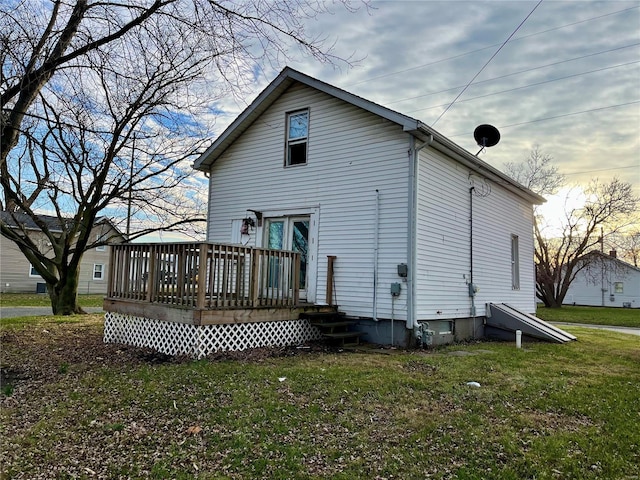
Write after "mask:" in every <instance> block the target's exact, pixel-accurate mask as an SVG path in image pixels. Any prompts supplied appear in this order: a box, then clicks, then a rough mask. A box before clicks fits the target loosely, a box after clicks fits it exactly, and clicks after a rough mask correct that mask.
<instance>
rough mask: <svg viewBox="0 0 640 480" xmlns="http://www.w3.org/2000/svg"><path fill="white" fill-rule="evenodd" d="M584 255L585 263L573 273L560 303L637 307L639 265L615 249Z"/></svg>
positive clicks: (639, 291) (639, 284) (639, 280)
mask: <svg viewBox="0 0 640 480" xmlns="http://www.w3.org/2000/svg"><path fill="white" fill-rule="evenodd" d="M585 257H586V258H585V260H586V262H585V264H586V265H587V266H586V267H585V268H581V269H580V271H579V272H578V273H577V274H576V276H575V278H574V280H573V281H572V282H571V286H570V287H569V290H567V294H566V296H565V297H564V301H563V304H565V305H586V306H593V307H623V308H640V268H638V267H635V266H633V265H631V264H630V263H627V262H624V261H622V260H620V259H619V258H617V254H616V251H615V250H611V251H610V252H609V254H608V255H607V254H606V253H604V252H599V251H593V252H589V253H588V254H586V255H585Z"/></svg>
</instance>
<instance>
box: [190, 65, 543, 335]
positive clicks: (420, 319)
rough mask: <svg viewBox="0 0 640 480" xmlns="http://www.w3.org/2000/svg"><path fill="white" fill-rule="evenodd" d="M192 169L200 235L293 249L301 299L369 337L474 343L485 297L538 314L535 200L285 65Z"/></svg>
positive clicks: (454, 150) (397, 120) (482, 165)
mask: <svg viewBox="0 0 640 480" xmlns="http://www.w3.org/2000/svg"><path fill="white" fill-rule="evenodd" d="M194 168H196V169H197V170H200V171H203V172H205V173H206V174H207V175H208V176H209V178H210V180H209V182H210V185H209V215H208V232H207V241H208V242H213V243H227V244H228V243H230V242H231V243H235V244H243V245H247V246H256V247H267V248H274V249H284V250H294V251H299V252H301V253H302V268H301V274H302V278H301V285H300V294H301V298H303V299H305V300H306V302H308V303H311V304H315V305H326V304H336V305H338V306H339V309H340V311H341V312H344V313H345V314H346V315H347V316H348V317H350V318H352V319H357V321H358V323H357V326H356V328H357V329H359V330H360V331H363V332H365V333H366V335H365V336H364V337H363V338H364V339H365V340H367V341H370V342H376V343H385V344H389V343H394V344H401V345H406V344H410V343H413V342H414V341H415V339H418V341H422V342H423V343H445V342H449V341H453V340H460V339H465V338H472V337H481V336H483V334H484V330H483V323H484V320H485V317H486V316H487V315H488V306H487V304H490V303H508V304H509V305H511V306H513V307H515V308H517V309H519V310H521V311H524V312H528V313H534V312H535V308H536V305H535V303H536V302H535V294H534V282H535V278H534V261H533V251H534V245H533V234H532V232H533V205H536V204H540V203H542V202H544V199H543V198H542V197H540V196H539V195H537V194H535V193H533V192H532V191H530V190H528V189H526V188H525V187H523V186H522V185H520V184H518V183H516V182H515V181H514V180H512V179H511V178H509V177H508V176H506V175H505V174H503V173H501V172H500V171H498V170H497V169H495V168H494V167H492V166H490V165H488V164H487V163H486V162H484V161H482V160H480V159H479V158H478V157H477V156H476V155H473V154H471V153H470V152H468V151H466V150H465V149H463V148H461V147H460V146H458V145H456V144H455V143H453V142H452V141H451V140H449V139H448V138H446V137H444V136H443V135H441V134H440V133H438V132H437V131H435V130H434V129H433V128H431V127H429V126H428V125H425V124H424V123H422V122H420V121H419V120H416V119H414V118H411V117H408V116H406V115H403V114H401V113H398V112H395V111H393V110H390V109H388V108H385V107H382V106H380V105H377V104H375V103H373V102H370V101H368V100H365V99H363V98H361V97H358V96H355V95H353V94H350V93H348V92H346V91H344V90H341V89H339V88H336V87H334V86H332V85H329V84H327V83H324V82H321V81H319V80H317V79H314V78H312V77H309V76H307V75H304V74H302V73H300V72H297V71H295V70H292V69H290V68H285V69H284V70H283V71H282V72H281V73H280V75H279V76H278V77H277V78H276V79H275V80H274V81H273V82H272V83H271V84H270V85H269V86H268V87H267V88H266V89H265V90H264V91H263V92H262V93H261V94H260V95H259V96H258V97H257V99H256V100H255V101H254V102H253V103H252V104H251V105H250V106H249V107H248V108H247V109H246V110H245V111H244V112H243V113H242V114H241V115H240V116H239V117H238V118H237V119H236V120H235V121H234V122H233V123H232V124H231V125H230V126H229V127H228V128H227V129H226V130H225V131H224V133H222V134H221V135H220V137H218V138H217V139H216V140H215V142H214V143H213V144H212V146H211V147H210V148H209V149H208V150H207V151H206V152H205V153H204V154H203V155H202V156H201V157H200V158H199V159H198V160H197V161H196V162H195V165H194ZM331 277H333V280H332V281H331V282H330V283H329V284H328V281H327V279H328V278H331ZM394 327H395V328H394Z"/></svg>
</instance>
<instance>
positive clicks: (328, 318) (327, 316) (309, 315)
mask: <svg viewBox="0 0 640 480" xmlns="http://www.w3.org/2000/svg"><path fill="white" fill-rule="evenodd" d="M300 318H306V319H307V320H309V322H310V323H311V324H314V325H315V324H317V323H328V322H332V321H335V320H336V319H342V318H344V313H342V312H304V313H301V314H300Z"/></svg>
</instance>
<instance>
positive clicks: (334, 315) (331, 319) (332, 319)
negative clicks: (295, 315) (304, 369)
mask: <svg viewBox="0 0 640 480" xmlns="http://www.w3.org/2000/svg"><path fill="white" fill-rule="evenodd" d="M300 318H304V319H307V320H308V321H309V323H310V324H311V325H313V326H314V327H316V328H318V329H319V330H320V332H321V334H322V338H324V339H325V340H327V341H330V342H333V343H337V344H339V345H340V346H342V347H347V346H356V345H360V337H361V336H362V335H364V333H363V332H357V331H353V330H351V327H352V326H353V325H356V323H357V322H355V321H353V320H348V319H347V318H346V317H345V314H344V313H342V312H305V313H301V314H300Z"/></svg>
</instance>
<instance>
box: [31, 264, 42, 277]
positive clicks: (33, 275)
mask: <svg viewBox="0 0 640 480" xmlns="http://www.w3.org/2000/svg"><path fill="white" fill-rule="evenodd" d="M34 272H35V269H34V267H33V265H31V264H29V278H42V276H41V275H40V274H39V273H37V272H36V273H34Z"/></svg>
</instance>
